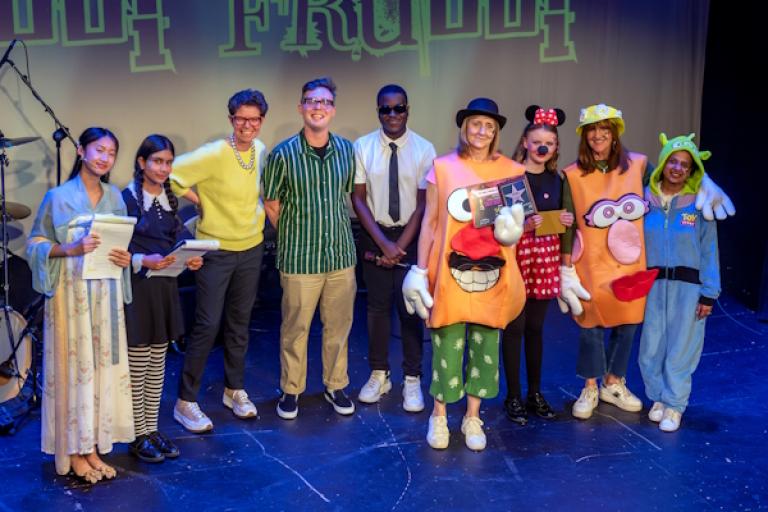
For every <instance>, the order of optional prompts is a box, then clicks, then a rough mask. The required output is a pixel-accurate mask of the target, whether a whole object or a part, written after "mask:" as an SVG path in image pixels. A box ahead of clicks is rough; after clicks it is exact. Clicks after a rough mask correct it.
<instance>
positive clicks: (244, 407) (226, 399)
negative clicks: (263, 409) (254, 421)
mask: <svg viewBox="0 0 768 512" xmlns="http://www.w3.org/2000/svg"><path fill="white" fill-rule="evenodd" d="M221 401H222V402H223V403H224V406H225V407H229V408H230V409H232V412H233V413H235V416H237V417H238V418H240V419H246V418H254V417H256V414H257V411H256V406H255V405H253V402H251V401H250V400H249V399H248V393H246V392H245V390H244V389H229V388H224V395H223V396H222V397H221Z"/></svg>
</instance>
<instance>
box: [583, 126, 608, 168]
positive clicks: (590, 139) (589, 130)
mask: <svg viewBox="0 0 768 512" xmlns="http://www.w3.org/2000/svg"><path fill="white" fill-rule="evenodd" d="M585 131H586V134H585V135H586V138H587V144H589V149H591V150H592V154H593V155H594V157H595V160H607V159H608V157H609V155H610V154H611V147H612V145H613V130H612V127H611V122H610V121H600V122H598V123H595V124H591V125H589V126H587V127H586V128H585Z"/></svg>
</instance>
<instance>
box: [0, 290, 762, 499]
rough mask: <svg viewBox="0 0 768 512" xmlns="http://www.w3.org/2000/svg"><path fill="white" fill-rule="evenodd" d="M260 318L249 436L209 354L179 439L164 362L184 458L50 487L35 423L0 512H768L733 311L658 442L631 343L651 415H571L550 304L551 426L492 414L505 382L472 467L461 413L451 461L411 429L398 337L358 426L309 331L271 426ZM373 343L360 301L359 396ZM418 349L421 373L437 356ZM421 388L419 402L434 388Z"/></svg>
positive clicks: (2, 454)
mask: <svg viewBox="0 0 768 512" xmlns="http://www.w3.org/2000/svg"><path fill="white" fill-rule="evenodd" d="M721 306H722V307H721ZM723 308H724V309H723ZM254 313H255V314H254V318H253V323H252V331H251V347H250V351H249V355H248V367H247V375H246V382H247V390H248V392H249V393H250V396H251V398H252V399H253V401H254V402H255V403H256V405H257V406H258V408H259V415H258V418H256V419H254V420H250V421H242V420H239V419H237V418H235V417H234V416H233V415H232V413H231V412H230V411H229V410H228V409H225V408H224V407H223V406H222V404H221V394H222V389H223V384H222V372H223V370H222V352H221V349H220V348H217V349H216V350H215V351H214V352H213V353H212V355H211V358H210V360H209V364H208V372H207V374H206V377H205V380H204V384H203V389H202V391H201V396H200V404H201V407H202V408H203V410H204V411H205V412H207V413H208V414H209V416H210V417H211V419H212V420H213V422H214V425H215V429H214V431H213V432H212V433H209V434H205V435H193V434H189V433H188V432H186V431H185V430H184V429H183V428H182V427H181V426H180V425H178V424H177V423H175V422H174V421H173V418H172V407H173V402H174V400H175V396H176V395H175V393H176V387H177V385H176V383H177V379H178V373H179V368H180V362H181V357H180V356H178V355H176V354H173V353H170V354H169V358H168V371H167V375H166V386H165V394H164V398H163V403H162V408H161V418H160V426H161V430H163V431H164V432H165V433H167V434H168V435H169V436H171V437H172V438H173V439H175V441H176V443H177V444H178V445H179V447H180V448H181V453H182V455H181V457H179V458H178V459H176V460H169V461H166V462H164V463H162V464H147V463H142V462H139V461H138V460H137V459H135V458H134V457H133V456H131V454H130V453H128V449H127V447H126V446H125V445H120V446H119V447H118V448H117V450H116V451H115V453H113V454H111V455H109V456H107V460H108V461H109V462H110V463H111V464H114V465H115V466H117V468H118V469H119V476H118V478H117V479H116V480H114V481H112V482H102V483H99V484H97V485H93V486H89V485H84V484H81V483H78V482H77V481H76V480H74V479H73V478H70V477H61V476H56V475H55V472H54V467H53V460H52V457H49V456H46V455H43V454H41V452H40V450H39V447H40V422H39V410H36V411H34V412H33V413H32V414H31V416H30V417H29V419H28V420H26V421H25V423H24V424H23V425H22V426H21V427H20V428H19V431H18V432H17V433H16V435H14V436H9V437H0V463H2V484H0V510H8V511H11V510H13V511H17V510H25V511H45V510H54V511H64V510H78V511H79V510H85V511H89V510H103V511H107V510H110V511H112V510H128V511H145V510H147V511H162V510H172V511H176V512H179V511H198V510H200V511H202V510H205V511H214V510H215V511H219V510H259V511H266V510H291V511H294V510H312V511H316V512H320V511H325V510H371V511H379V510H381V511H385V510H425V511H426V510H642V511H647V510H666V511H669V510H729V511H733V510H759V509H764V508H765V509H768V483H767V482H768V449H767V448H766V445H767V444H768V400H765V401H764V398H765V397H764V396H763V394H764V393H765V394H766V396H768V384H766V380H765V377H766V375H768V359H766V357H765V353H766V345H767V344H768V325H765V324H761V323H759V322H757V321H756V319H755V315H754V314H753V313H752V312H750V311H748V310H745V309H744V308H743V307H742V306H741V305H739V304H738V303H735V302H734V301H732V300H729V299H728V298H727V297H725V298H723V299H721V301H720V305H718V306H716V309H715V311H714V314H713V315H712V317H711V318H710V319H709V321H708V330H707V340H706V343H705V346H704V354H703V356H702V359H701V364H700V366H699V369H698V371H697V372H696V374H695V375H694V379H693V395H692V402H691V405H690V407H689V409H688V411H687V412H686V414H685V415H684V417H683V423H682V428H681V430H680V431H678V432H677V433H673V434H665V433H663V432H661V431H659V430H658V428H657V426H656V424H654V423H651V422H650V421H649V420H648V419H647V416H646V414H647V408H648V407H649V406H650V403H649V402H648V400H647V399H646V398H645V396H644V393H643V386H642V381H641V378H640V373H639V370H638V368H637V355H636V352H637V343H636V344H635V352H634V353H633V355H632V359H631V363H630V370H629V375H628V379H627V380H628V384H629V387H630V388H631V389H632V390H633V391H635V392H636V393H637V394H638V395H639V396H640V397H641V398H643V400H644V402H645V407H646V408H645V409H644V411H643V412H642V413H636V414H635V413H627V412H623V411H620V410H619V409H617V408H615V407H613V406H611V405H607V404H601V405H600V406H599V408H598V412H597V414H596V415H595V416H594V417H593V418H592V419H591V420H588V421H579V420H576V419H574V418H573V417H572V416H571V414H570V407H571V405H572V403H573V401H574V400H575V397H576V395H578V394H579V392H580V389H581V385H582V382H580V380H579V379H578V378H577V377H576V376H575V373H574V372H575V358H576V349H577V329H576V327H575V324H573V322H571V321H570V320H569V319H567V318H566V317H564V316H562V315H561V314H560V313H559V311H557V308H556V306H554V307H552V309H551V310H550V312H549V316H548V319H547V320H548V324H547V331H546V333H545V344H546V345H545V360H544V372H543V376H544V377H543V391H544V395H545V396H546V397H547V398H548V399H549V401H550V403H551V404H552V405H553V406H554V407H555V408H556V409H557V410H558V412H559V416H558V418H557V419H556V420H554V421H545V420H539V419H537V418H533V419H531V421H530V422H529V423H528V425H526V426H524V427H520V426H517V425H515V424H513V423H511V422H510V421H508V420H507V419H506V418H505V416H504V414H503V411H502V401H503V393H504V391H503V390H504V389H505V388H504V385H503V384H502V396H500V397H498V398H495V399H493V400H487V401H484V402H483V412H482V415H483V420H484V421H485V428H486V433H487V436H488V447H487V449H486V450H485V451H484V452H481V453H474V452H471V451H469V450H468V449H467V448H466V447H465V446H464V441H463V436H462V435H461V433H460V431H459V426H460V422H461V416H462V413H463V407H464V404H463V403H460V404H456V405H453V406H451V407H450V408H449V426H450V428H451V432H452V437H451V444H450V446H449V448H448V449H447V450H444V451H435V450H433V449H431V448H430V447H429V446H428V445H427V443H426V440H425V435H426V429H427V418H428V415H429V407H428V408H427V410H425V411H424V412H422V413H419V414H411V413H406V412H404V411H403V410H402V408H401V405H400V404H401V396H400V391H401V384H400V383H401V382H402V372H401V370H400V369H399V362H400V350H399V348H398V347H397V345H398V344H399V340H393V341H392V357H391V361H392V362H393V363H394V367H395V368H396V369H395V370H393V376H392V377H393V383H394V387H393V390H392V392H391V393H390V395H387V396H385V397H384V398H383V399H382V401H381V403H380V404H379V405H371V406H366V405H362V404H360V403H357V411H356V413H355V414H354V415H353V416H351V417H340V416H338V415H336V414H335V413H334V412H333V410H332V409H331V408H330V406H329V405H328V404H327V403H326V402H325V401H323V399H322V395H321V393H322V383H321V368H320V333H321V329H320V327H319V325H315V326H314V327H313V330H312V334H311V341H310V357H309V372H308V390H307V393H305V394H304V395H302V397H301V399H300V401H299V406H300V410H299V417H298V419H296V420H294V421H284V420H281V419H280V418H278V416H277V414H276V412H275V405H276V401H277V398H278V393H279V391H278V382H279V374H280V368H279V358H278V345H279V343H278V329H279V308H278V307H277V305H274V304H273V305H271V306H264V307H262V308H260V309H258V310H256V311H255V312H254ZM366 338H367V336H366V328H365V308H364V295H362V294H361V295H360V296H359V297H358V301H357V310H356V316H355V325H354V328H353V333H352V336H351V338H350V350H349V352H350V353H349V361H350V379H351V382H352V384H351V385H350V387H349V388H348V391H349V392H350V394H351V395H352V396H354V397H357V392H358V391H359V388H360V386H362V384H363V383H364V382H365V380H366V379H367V377H368V366H367V359H366V357H367V343H366ZM424 347H425V358H424V359H425V365H424V366H425V371H426V373H427V374H428V372H429V364H430V363H429V361H430V350H429V343H425V345H424ZM502 373H503V372H502ZM422 384H423V387H424V390H425V394H426V387H427V386H426V384H427V382H426V379H425V382H423V383H422Z"/></svg>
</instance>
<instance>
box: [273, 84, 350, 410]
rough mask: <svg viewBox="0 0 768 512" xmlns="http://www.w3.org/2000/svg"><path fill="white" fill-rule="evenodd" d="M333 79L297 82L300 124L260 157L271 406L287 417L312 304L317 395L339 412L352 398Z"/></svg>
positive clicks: (346, 181)
mask: <svg viewBox="0 0 768 512" xmlns="http://www.w3.org/2000/svg"><path fill="white" fill-rule="evenodd" d="M335 100H336V85H335V84H334V83H333V81H331V79H330V78H318V79H316V80H312V81H309V82H307V83H306V84H304V86H303V87H302V90H301V103H300V104H299V106H298V110H299V114H300V115H301V117H302V119H303V121H304V128H303V129H302V130H301V131H300V132H299V133H298V134H296V135H294V136H293V137H291V138H289V139H286V140H284V141H282V142H281V143H280V144H278V145H277V146H276V147H275V148H274V149H273V150H272V152H271V153H270V154H269V157H268V158H267V165H266V168H265V170H264V196H265V209H266V211H267V216H268V217H269V220H270V222H271V223H272V225H273V226H275V227H276V228H277V268H278V270H279V271H280V285H281V286H282V288H283V300H282V317H283V318H282V324H281V326H280V366H281V372H280V388H281V390H282V396H281V397H280V400H279V402H278V404H277V414H278V416H280V417H281V418H283V419H293V418H295V417H296V415H297V414H298V396H299V395H300V394H301V393H302V392H304V390H305V388H306V380H307V340H308V335H309V328H310V325H311V323H312V317H313V316H314V313H315V310H316V309H317V306H318V303H319V305H320V319H321V320H322V322H323V348H322V359H323V384H325V388H326V389H325V393H324V397H325V399H326V400H327V401H328V402H329V403H330V404H331V405H332V406H333V408H334V410H335V411H336V412H337V413H339V414H343V415H349V414H353V413H354V412H355V406H354V404H353V403H352V401H350V399H349V398H348V397H347V395H346V394H345V393H344V388H345V387H347V385H348V384H349V377H348V375H347V347H348V336H349V331H350V329H351V327H352V314H353V309H354V302H355V292H356V290H357V284H356V282H355V262H356V258H355V245H354V242H353V239H352V227H351V224H350V220H349V212H348V210H347V197H348V196H349V194H350V193H351V192H352V189H353V182H354V175H355V154H354V149H353V147H352V143H351V142H350V141H348V140H346V139H344V138H342V137H339V136H338V135H334V134H332V133H331V132H330V130H329V126H330V123H331V120H332V119H333V117H334V115H335V114H336V107H335Z"/></svg>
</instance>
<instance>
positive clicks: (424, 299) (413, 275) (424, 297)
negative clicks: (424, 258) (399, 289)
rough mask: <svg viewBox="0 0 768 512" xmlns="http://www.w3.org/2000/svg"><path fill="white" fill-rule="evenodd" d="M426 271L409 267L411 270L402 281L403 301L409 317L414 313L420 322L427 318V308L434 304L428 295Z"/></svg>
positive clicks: (413, 266)
mask: <svg viewBox="0 0 768 512" xmlns="http://www.w3.org/2000/svg"><path fill="white" fill-rule="evenodd" d="M428 284H429V283H428V281H427V269H424V268H419V267H417V266H416V265H411V269H410V270H409V271H408V273H407V274H405V279H403V300H404V301H405V309H406V311H408V314H409V315H412V314H413V313H414V312H415V313H416V314H417V315H419V316H420V317H421V319H422V320H426V319H427V318H429V308H431V307H432V305H433V304H434V303H435V301H434V300H433V299H432V295H430V294H429V289H428Z"/></svg>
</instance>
